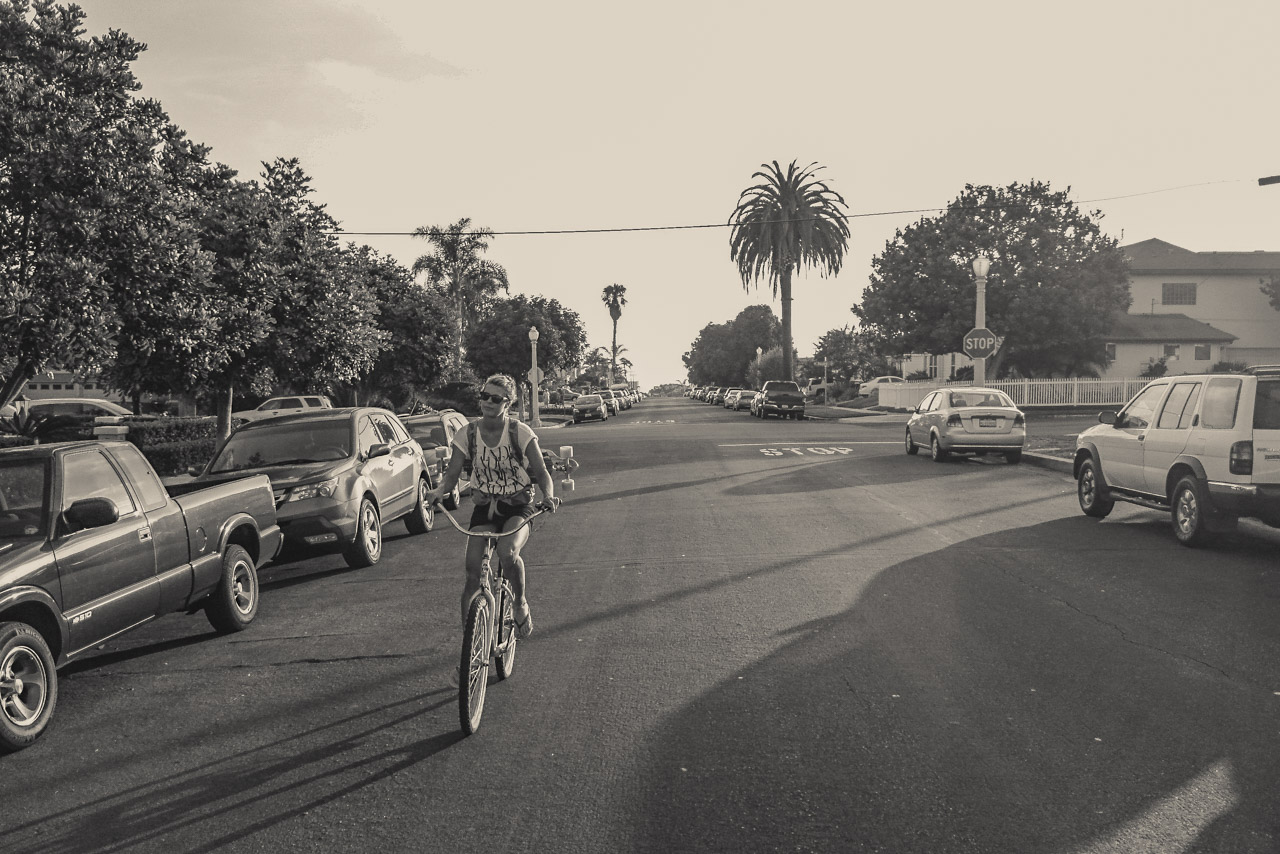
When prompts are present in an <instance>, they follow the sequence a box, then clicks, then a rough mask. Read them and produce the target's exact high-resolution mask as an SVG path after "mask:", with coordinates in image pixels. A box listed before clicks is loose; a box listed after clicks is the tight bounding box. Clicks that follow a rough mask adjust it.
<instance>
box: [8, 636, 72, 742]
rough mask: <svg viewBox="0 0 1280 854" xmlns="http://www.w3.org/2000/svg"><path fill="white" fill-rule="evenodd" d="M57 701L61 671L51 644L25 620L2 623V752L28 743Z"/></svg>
mask: <svg viewBox="0 0 1280 854" xmlns="http://www.w3.org/2000/svg"><path fill="white" fill-rule="evenodd" d="M57 704H58V672H57V670H56V668H55V667H54V663H53V654H52V653H50V652H49V645H48V644H47V643H45V642H44V638H43V637H42V636H41V635H40V633H39V632H37V631H36V630H35V629H33V628H31V626H28V625H27V624H26V623H16V622H15V623H0V752H4V753H12V752H14V751H15V750H21V749H23V748H24V747H29V746H30V745H31V744H32V743H33V742H34V741H35V740H36V739H37V738H39V737H40V735H41V734H42V733H43V732H44V731H45V730H46V729H47V728H48V726H49V721H50V720H52V718H53V709H54V707H55V706H57Z"/></svg>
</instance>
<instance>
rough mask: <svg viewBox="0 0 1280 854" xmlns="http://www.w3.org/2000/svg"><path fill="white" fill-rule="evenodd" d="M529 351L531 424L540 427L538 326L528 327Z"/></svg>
mask: <svg viewBox="0 0 1280 854" xmlns="http://www.w3.org/2000/svg"><path fill="white" fill-rule="evenodd" d="M529 351H530V360H529V361H530V363H531V364H532V365H533V367H532V368H530V369H529V387H530V390H531V394H530V396H531V397H532V398H533V400H532V404H531V405H532V410H531V411H532V413H533V418H532V421H533V426H534V427H541V426H542V422H541V421H539V420H538V327H536V326H530V327H529Z"/></svg>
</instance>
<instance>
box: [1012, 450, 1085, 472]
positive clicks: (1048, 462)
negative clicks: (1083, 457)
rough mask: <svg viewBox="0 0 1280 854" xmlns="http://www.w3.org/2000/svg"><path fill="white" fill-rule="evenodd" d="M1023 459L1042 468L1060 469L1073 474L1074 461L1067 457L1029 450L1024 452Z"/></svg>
mask: <svg viewBox="0 0 1280 854" xmlns="http://www.w3.org/2000/svg"><path fill="white" fill-rule="evenodd" d="M1022 461H1023V462H1024V463H1030V464H1031V465H1033V466H1038V467H1039V468H1042V469H1049V470H1051V471H1060V472H1063V473H1064V474H1071V473H1072V469H1073V468H1074V463H1073V462H1072V461H1071V460H1069V459H1067V458H1066V457H1051V456H1049V455H1048V454H1036V453H1030V452H1027V451H1023V452H1022Z"/></svg>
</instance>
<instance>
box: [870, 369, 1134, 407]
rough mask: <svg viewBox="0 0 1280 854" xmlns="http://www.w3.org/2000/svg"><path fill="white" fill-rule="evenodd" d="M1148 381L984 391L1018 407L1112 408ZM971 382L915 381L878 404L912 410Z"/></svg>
mask: <svg viewBox="0 0 1280 854" xmlns="http://www.w3.org/2000/svg"><path fill="white" fill-rule="evenodd" d="M1149 382H1151V379H1150V378H1144V377H1117V378H1114V379H1094V378H1092V377H1070V378H1068V379H1060V380H1030V379H1024V380H992V381H990V382H988V383H987V384H986V386H985V387H986V388H998V389H1000V390H1001V391H1003V392H1004V393H1005V394H1007V395H1009V397H1011V398H1013V402H1014V403H1016V404H1017V405H1018V406H1095V405H1096V406H1115V407H1117V408H1118V407H1120V406H1121V405H1123V404H1125V403H1127V402H1128V401H1129V398H1131V397H1133V396H1134V395H1135V394H1137V393H1138V391H1139V390H1140V389H1141V388H1142V387H1143V386H1145V385H1146V384H1147V383H1149ZM968 385H972V383H941V382H938V381H937V380H915V381H912V382H905V383H901V384H899V385H892V386H887V387H884V388H882V389H881V390H880V404H881V405H882V406H892V407H897V408H904V409H905V408H911V407H913V406H915V405H916V404H917V403H919V402H920V401H921V400H922V399H923V398H924V396H925V395H927V394H928V393H929V392H931V391H934V390H935V389H939V388H956V387H964V386H968Z"/></svg>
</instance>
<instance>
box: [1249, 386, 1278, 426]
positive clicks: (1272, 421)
mask: <svg viewBox="0 0 1280 854" xmlns="http://www.w3.org/2000/svg"><path fill="white" fill-rule="evenodd" d="M1253 429H1255V430H1280V377H1277V378H1274V379H1271V378H1268V379H1262V378H1259V379H1258V398H1257V403H1255V404H1254V407H1253Z"/></svg>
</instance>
